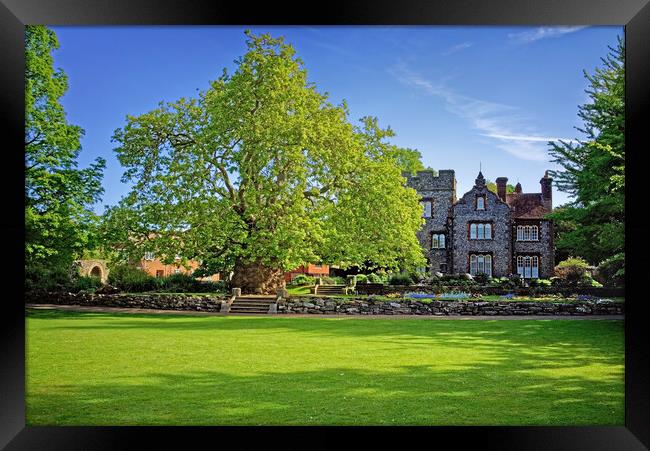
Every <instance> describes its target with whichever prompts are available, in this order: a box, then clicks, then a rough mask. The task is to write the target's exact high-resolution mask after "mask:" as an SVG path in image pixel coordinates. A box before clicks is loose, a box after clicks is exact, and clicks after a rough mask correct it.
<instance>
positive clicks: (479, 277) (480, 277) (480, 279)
mask: <svg viewBox="0 0 650 451" xmlns="http://www.w3.org/2000/svg"><path fill="white" fill-rule="evenodd" d="M489 281H490V276H488V275H487V274H485V273H482V272H480V273H478V274H476V275H475V276H474V282H476V283H477V284H479V285H485V284H487V283H488V282H489Z"/></svg>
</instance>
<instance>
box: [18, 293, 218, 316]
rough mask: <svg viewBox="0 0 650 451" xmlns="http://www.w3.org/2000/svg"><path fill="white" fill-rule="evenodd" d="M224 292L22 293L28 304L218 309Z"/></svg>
mask: <svg viewBox="0 0 650 451" xmlns="http://www.w3.org/2000/svg"><path fill="white" fill-rule="evenodd" d="M227 299H228V297H227V296H225V295H223V296H195V295H186V294H87V293H47V294H38V295H31V296H30V295H25V302H26V303H31V304H56V305H82V306H104V307H127V308H128V307H130V308H142V309H160V310H195V311H205V312H218V311H220V310H221V301H222V300H224V301H225V300H227Z"/></svg>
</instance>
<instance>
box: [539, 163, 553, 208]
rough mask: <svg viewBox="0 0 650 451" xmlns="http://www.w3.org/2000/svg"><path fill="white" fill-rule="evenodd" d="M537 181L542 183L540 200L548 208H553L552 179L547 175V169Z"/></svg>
mask: <svg viewBox="0 0 650 451" xmlns="http://www.w3.org/2000/svg"><path fill="white" fill-rule="evenodd" d="M539 183H540V185H542V202H544V204H545V205H547V207H548V209H549V210H550V209H552V208H553V189H552V186H553V179H552V178H551V177H549V176H548V171H546V172H545V173H544V177H542V179H541V180H540V181H539Z"/></svg>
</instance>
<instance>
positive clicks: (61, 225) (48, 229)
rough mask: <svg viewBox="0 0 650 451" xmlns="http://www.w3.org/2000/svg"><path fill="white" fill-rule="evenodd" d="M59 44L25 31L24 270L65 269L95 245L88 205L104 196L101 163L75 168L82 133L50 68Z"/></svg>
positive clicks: (63, 85)
mask: <svg viewBox="0 0 650 451" xmlns="http://www.w3.org/2000/svg"><path fill="white" fill-rule="evenodd" d="M58 46H59V44H58V41H57V38H56V35H55V33H54V31H52V30H50V29H48V28H46V27H44V26H31V25H28V26H27V27H26V28H25V264H26V266H27V267H34V266H47V267H66V266H69V265H70V264H71V263H72V261H73V260H74V259H75V258H76V257H77V256H78V255H79V254H80V253H81V252H83V250H84V249H86V248H88V247H92V246H93V243H94V240H95V233H94V231H95V226H96V223H97V217H96V215H95V214H94V213H93V212H92V209H91V208H92V205H93V204H94V203H95V202H97V201H98V200H99V199H100V196H101V194H102V193H103V188H102V186H101V180H102V172H103V169H104V166H105V162H104V160H103V159H101V158H98V159H97V160H95V162H94V163H93V164H91V165H90V166H89V167H88V168H85V169H78V168H77V157H78V155H79V152H80V150H81V144H80V138H81V136H82V135H83V130H82V129H81V128H80V127H78V126H76V125H72V124H69V123H68V122H67V120H66V117H65V111H64V110H63V107H62V106H61V104H60V102H59V99H60V98H61V97H62V96H63V94H64V93H65V92H66V90H67V89H68V81H67V77H66V75H65V74H64V73H63V71H62V70H60V69H59V70H55V69H54V67H53V60H52V52H53V50H54V49H56V48H58Z"/></svg>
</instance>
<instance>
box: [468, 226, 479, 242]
mask: <svg viewBox="0 0 650 451" xmlns="http://www.w3.org/2000/svg"><path fill="white" fill-rule="evenodd" d="M476 229H477V227H476V224H470V226H469V238H470V240H475V239H477V236H478V235H477V232H476Z"/></svg>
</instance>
